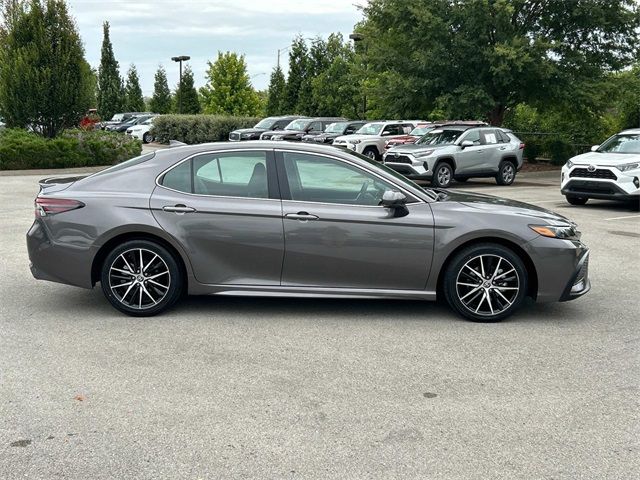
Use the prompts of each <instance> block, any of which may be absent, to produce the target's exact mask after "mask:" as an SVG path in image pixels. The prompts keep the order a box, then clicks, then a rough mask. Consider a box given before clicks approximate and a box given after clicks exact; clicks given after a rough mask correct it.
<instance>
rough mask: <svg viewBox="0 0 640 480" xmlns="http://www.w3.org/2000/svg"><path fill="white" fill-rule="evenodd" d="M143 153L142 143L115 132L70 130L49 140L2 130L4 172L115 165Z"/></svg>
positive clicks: (1, 166)
mask: <svg viewBox="0 0 640 480" xmlns="http://www.w3.org/2000/svg"><path fill="white" fill-rule="evenodd" d="M141 152H142V144H141V143H140V141H139V140H136V139H134V138H131V137H129V136H128V135H123V134H119V133H115V132H104V131H101V130H93V131H84V130H67V131H65V132H64V133H63V134H62V135H60V136H59V137H57V138H53V139H47V138H43V137H41V136H40V135H37V134H35V133H32V132H27V131H25V130H19V129H4V130H0V170H22V169H31V168H68V167H88V166H93V165H113V164H116V163H120V162H122V161H124V160H128V159H129V158H132V157H135V156H138V155H140V153H141Z"/></svg>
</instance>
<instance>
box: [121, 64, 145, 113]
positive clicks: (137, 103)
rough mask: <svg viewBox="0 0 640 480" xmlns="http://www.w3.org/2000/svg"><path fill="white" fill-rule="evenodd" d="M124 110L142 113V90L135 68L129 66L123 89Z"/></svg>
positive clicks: (132, 65)
mask: <svg viewBox="0 0 640 480" xmlns="http://www.w3.org/2000/svg"><path fill="white" fill-rule="evenodd" d="M124 99H125V103H124V109H125V110H127V111H129V112H142V111H144V108H145V106H144V98H143V96H142V88H140V78H138V71H137V70H136V66H135V65H134V64H131V66H130V67H129V71H128V72H127V83H126V85H125V87H124Z"/></svg>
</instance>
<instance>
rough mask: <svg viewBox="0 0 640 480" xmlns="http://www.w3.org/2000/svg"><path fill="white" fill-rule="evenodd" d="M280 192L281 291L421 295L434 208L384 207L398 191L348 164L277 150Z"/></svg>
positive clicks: (421, 205)
mask: <svg viewBox="0 0 640 480" xmlns="http://www.w3.org/2000/svg"><path fill="white" fill-rule="evenodd" d="M276 161H277V168H278V178H279V181H280V188H281V192H282V198H283V201H282V206H283V222H284V234H285V245H286V249H285V257H284V262H283V269H282V285H283V286H305V287H314V286H315V287H338V288H357V289H394V290H396V289H397V290H423V289H424V288H425V284H426V280H427V277H428V274H429V269H430V265H431V257H432V253H433V236H434V229H433V215H432V213H431V207H430V206H429V204H428V203H425V202H423V201H421V200H418V199H416V198H412V199H411V202H410V203H409V204H408V205H407V207H408V211H409V214H408V215H406V216H404V217H395V216H394V214H393V211H392V210H391V209H389V208H384V207H381V206H379V203H380V200H381V198H382V194H383V192H384V191H385V190H401V189H400V188H399V187H398V186H396V185H393V184H391V183H390V182H388V181H387V180H386V179H382V178H380V177H378V176H376V175H375V174H373V173H371V172H369V171H366V170H364V169H362V168H361V167H359V166H357V165H355V164H352V163H351V162H348V161H346V160H343V159H340V158H336V157H332V156H328V155H321V154H308V153H302V152H292V151H276Z"/></svg>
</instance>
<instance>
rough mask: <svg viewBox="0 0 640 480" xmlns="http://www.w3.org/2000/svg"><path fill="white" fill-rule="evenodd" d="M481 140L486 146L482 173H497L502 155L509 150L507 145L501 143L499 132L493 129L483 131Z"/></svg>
mask: <svg viewBox="0 0 640 480" xmlns="http://www.w3.org/2000/svg"><path fill="white" fill-rule="evenodd" d="M480 139H481V141H482V144H483V145H484V146H485V153H486V155H485V157H484V162H483V164H482V166H481V170H482V172H484V173H488V172H497V171H498V165H500V160H502V155H503V153H504V151H505V150H506V149H507V147H506V145H505V144H504V143H502V142H501V140H500V136H499V134H498V132H497V131H496V130H495V129H493V128H484V129H482V130H481V133H480Z"/></svg>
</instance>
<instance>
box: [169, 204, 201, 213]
mask: <svg viewBox="0 0 640 480" xmlns="http://www.w3.org/2000/svg"><path fill="white" fill-rule="evenodd" d="M162 210H164V211H165V212H174V213H191V212H195V211H196V209H195V208H192V207H187V206H186V205H165V206H164V207H162Z"/></svg>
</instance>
